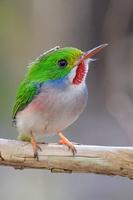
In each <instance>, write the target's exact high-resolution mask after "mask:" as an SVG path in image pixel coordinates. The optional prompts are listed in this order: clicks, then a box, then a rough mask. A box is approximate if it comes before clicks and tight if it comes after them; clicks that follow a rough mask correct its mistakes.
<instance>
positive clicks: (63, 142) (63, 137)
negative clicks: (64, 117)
mask: <svg viewBox="0 0 133 200" xmlns="http://www.w3.org/2000/svg"><path fill="white" fill-rule="evenodd" d="M58 135H59V137H60V138H61V139H60V141H59V144H64V145H66V146H67V147H68V149H69V150H71V151H72V153H73V156H75V153H77V150H76V148H75V146H74V144H73V143H72V142H71V141H69V140H68V139H67V138H66V137H65V136H64V135H63V133H61V132H58Z"/></svg>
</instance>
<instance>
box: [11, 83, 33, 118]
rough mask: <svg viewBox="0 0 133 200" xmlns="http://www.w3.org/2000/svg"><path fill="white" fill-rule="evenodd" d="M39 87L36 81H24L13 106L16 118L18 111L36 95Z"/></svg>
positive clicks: (13, 116) (13, 114) (13, 115)
mask: <svg viewBox="0 0 133 200" xmlns="http://www.w3.org/2000/svg"><path fill="white" fill-rule="evenodd" d="M36 91H37V87H36V85H35V84H34V83H30V82H26V81H23V82H22V83H21V85H20V87H19V89H18V92H17V95H16V103H15V105H14V107H13V112H12V118H13V119H14V118H15V116H16V114H17V112H19V111H21V110H23V109H24V108H25V106H26V105H27V104H29V103H30V102H31V101H32V99H33V98H34V96H35V95H36Z"/></svg>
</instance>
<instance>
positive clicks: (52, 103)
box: [35, 85, 87, 132]
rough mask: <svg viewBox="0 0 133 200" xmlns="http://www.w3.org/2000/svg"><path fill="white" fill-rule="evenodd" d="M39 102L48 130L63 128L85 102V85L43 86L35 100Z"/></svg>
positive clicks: (81, 108) (69, 122)
mask: <svg viewBox="0 0 133 200" xmlns="http://www.w3.org/2000/svg"><path fill="white" fill-rule="evenodd" d="M35 101H36V102H40V108H39V109H40V112H41V113H42V116H43V117H42V119H45V120H47V126H46V129H47V131H48V132H51V131H54V130H55V129H60V130H62V129H64V128H66V127H67V126H69V125H70V124H71V123H73V122H74V121H75V120H76V119H77V118H78V116H79V115H80V114H81V112H82V111H83V110H84V107H85V106H86V103H87V89H86V86H85V85H83V86H79V87H78V86H73V85H70V86H68V87H64V88H56V87H55V88H51V87H49V88H44V89H42V91H41V93H40V95H39V96H38V97H37V99H36V100H35Z"/></svg>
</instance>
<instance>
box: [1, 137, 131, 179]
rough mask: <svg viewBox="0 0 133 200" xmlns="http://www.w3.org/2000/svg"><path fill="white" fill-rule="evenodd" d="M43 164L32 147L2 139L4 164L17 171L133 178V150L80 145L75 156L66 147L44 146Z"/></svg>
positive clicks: (41, 152)
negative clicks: (31, 169) (37, 158)
mask: <svg viewBox="0 0 133 200" xmlns="http://www.w3.org/2000/svg"><path fill="white" fill-rule="evenodd" d="M40 147H41V149H42V151H40V152H39V161H37V160H35V159H34V157H33V150H32V147H31V144H29V143H26V142H21V141H16V140H7V139H0V165H5V166H12V167H14V168H15V169H23V168H36V169H38V168H39V169H48V170H51V172H68V173H72V172H78V173H82V172H85V173H96V174H105V175H119V176H125V177H128V178H131V179H133V147H110V146H87V145H76V149H77V154H76V155H75V157H73V156H72V153H71V151H68V148H67V147H66V146H62V145H58V144H52V143H51V144H40Z"/></svg>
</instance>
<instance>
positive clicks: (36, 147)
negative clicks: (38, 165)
mask: <svg viewBox="0 0 133 200" xmlns="http://www.w3.org/2000/svg"><path fill="white" fill-rule="evenodd" d="M31 144H32V148H33V151H34V158H36V159H37V160H39V158H38V150H40V151H41V147H40V146H39V145H38V144H37V141H36V139H35V137H34V134H33V133H32V132H31Z"/></svg>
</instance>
